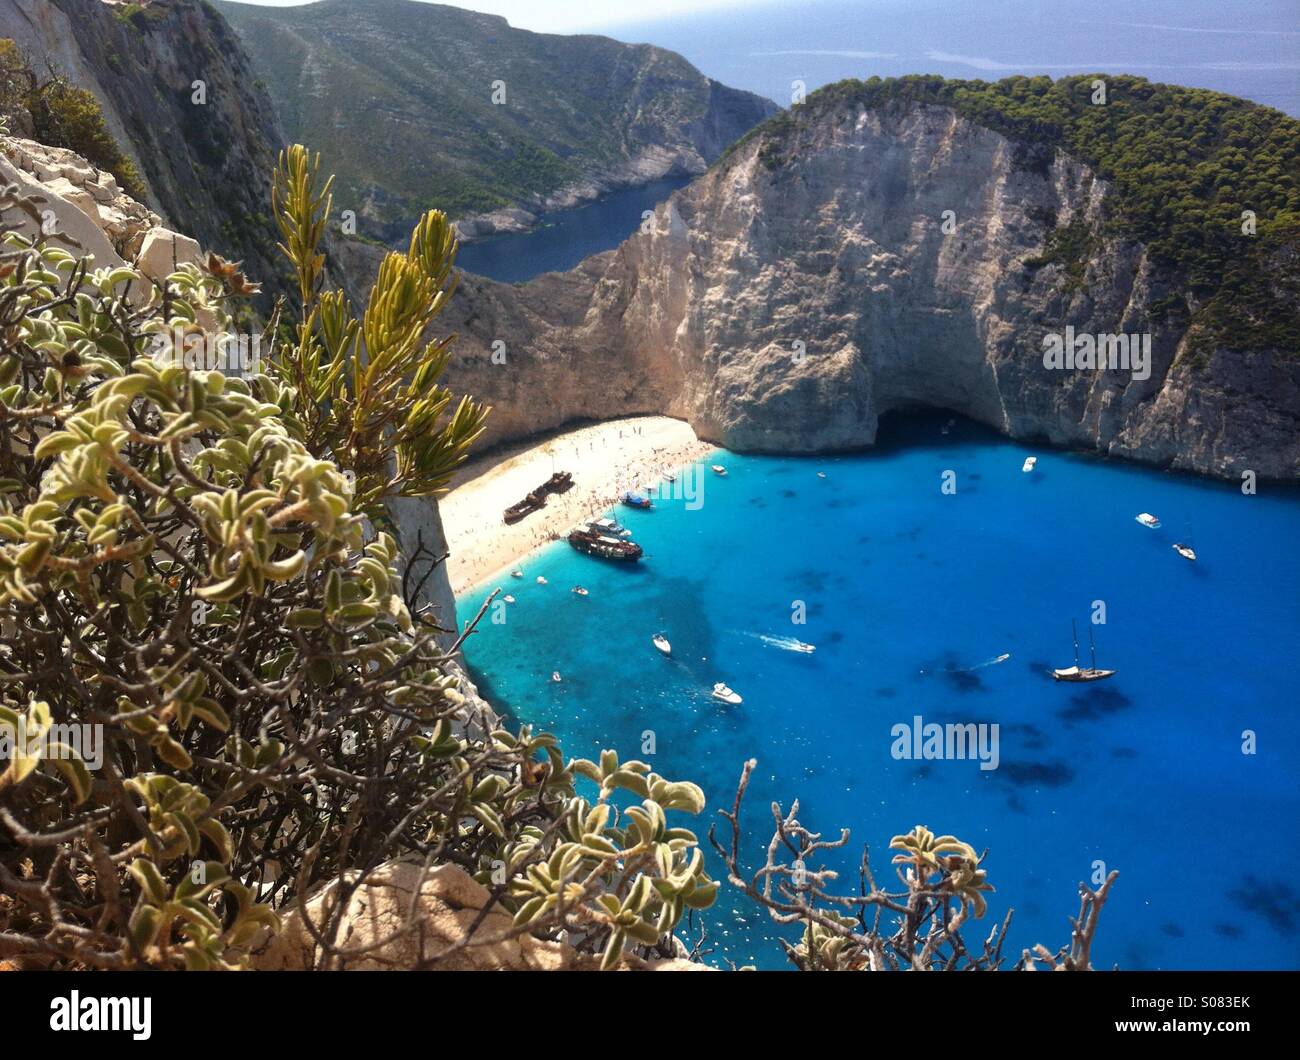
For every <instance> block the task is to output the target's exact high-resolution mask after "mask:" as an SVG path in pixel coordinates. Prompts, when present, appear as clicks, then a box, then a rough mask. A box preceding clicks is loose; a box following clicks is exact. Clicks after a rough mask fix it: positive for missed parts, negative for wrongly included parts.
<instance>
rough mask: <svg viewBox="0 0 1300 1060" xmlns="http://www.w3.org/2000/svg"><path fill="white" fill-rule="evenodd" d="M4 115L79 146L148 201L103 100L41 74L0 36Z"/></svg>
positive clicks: (12, 124) (56, 141)
mask: <svg viewBox="0 0 1300 1060" xmlns="http://www.w3.org/2000/svg"><path fill="white" fill-rule="evenodd" d="M0 119H3V120H4V122H5V124H6V126H7V127H8V128H9V130H10V132H12V133H16V134H18V135H21V136H30V137H31V138H32V139H35V140H39V141H40V142H41V143H43V144H48V145H49V146H51V147H66V148H68V149H69V150H71V151H75V152H76V153H77V154H79V155H81V157H82V158H84V159H86V161H88V162H91V163H93V164H94V165H95V166H97V167H98V168H99V169H103V170H107V171H108V172H109V173H112V174H113V176H114V177H115V178H117V182H118V184H119V185H121V187H122V189H123V190H124V191H125V192H126V193H127V194H128V195H130V196H131V197H132V198H135V199H139V200H141V201H143V200H144V198H145V195H146V192H145V187H144V181H143V180H142V179H141V178H140V173H139V170H137V169H136V166H135V163H134V162H132V161H131V159H130V158H128V157H127V155H126V153H125V152H124V151H123V150H122V148H121V147H120V146H119V145H118V143H117V141H116V140H114V139H113V136H112V134H111V133H110V132H109V131H108V127H107V125H105V123H104V112H103V109H102V108H101V107H100V105H99V101H98V100H97V99H95V97H94V96H93V95H92V94H91V93H89V92H87V91H86V90H85V89H84V88H77V87H76V86H75V85H73V84H72V83H71V82H69V81H68V79H67V78H66V77H63V76H61V75H54V74H51V75H50V76H48V77H46V78H44V79H42V78H41V77H39V76H38V75H37V74H36V72H35V71H33V70H32V69H31V67H30V66H29V65H28V63H27V61H26V60H25V59H24V57H23V54H22V52H21V51H20V50H19V48H18V46H17V45H16V44H15V43H14V42H13V41H11V40H0Z"/></svg>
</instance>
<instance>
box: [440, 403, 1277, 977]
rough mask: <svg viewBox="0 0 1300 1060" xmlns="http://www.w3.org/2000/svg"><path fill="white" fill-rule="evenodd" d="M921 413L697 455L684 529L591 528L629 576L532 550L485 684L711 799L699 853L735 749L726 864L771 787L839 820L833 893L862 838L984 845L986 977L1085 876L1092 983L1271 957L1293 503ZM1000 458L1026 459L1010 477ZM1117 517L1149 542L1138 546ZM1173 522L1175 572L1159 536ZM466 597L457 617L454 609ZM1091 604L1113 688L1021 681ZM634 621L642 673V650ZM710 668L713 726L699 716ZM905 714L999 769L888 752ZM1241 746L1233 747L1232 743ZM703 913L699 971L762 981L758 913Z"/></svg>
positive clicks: (669, 524)
mask: <svg viewBox="0 0 1300 1060" xmlns="http://www.w3.org/2000/svg"><path fill="white" fill-rule="evenodd" d="M945 419H946V417H937V418H936V417H931V416H923V417H918V418H913V419H909V420H907V421H902V422H896V423H893V424H891V425H887V426H886V429H885V431H884V432H882V440H881V445H880V447H879V448H877V449H876V450H874V451H872V452H871V453H869V454H865V455H860V456H844V457H829V458H816V459H786V458H776V457H760V456H737V455H732V454H723V455H722V456H721V457H719V459H721V460H723V461H724V462H725V463H726V464H727V466H728V468H729V470H730V474H729V475H728V477H727V478H725V479H720V478H716V477H714V476H711V475H708V474H707V472H706V473H705V475H704V477H703V479H702V481H703V482H704V494H703V503H702V504H701V505H699V506H698V507H697V508H695V510H691V508H690V507H688V505H687V503H685V502H684V501H673V500H671V499H666V500H661V501H660V502H659V503H658V505H657V508H656V510H654V511H652V512H648V513H643V512H637V511H632V510H630V509H627V508H622V509H620V510H619V511H618V513H617V515H618V518H619V519H620V521H622V522H623V523H624V524H625V525H627V526H629V527H631V528H632V529H634V531H635V535H636V539H637V540H638V541H640V542H641V543H642V544H643V545H644V547H645V550H646V559H645V560H644V561H643V562H642V563H641V564H640V565H638V566H634V567H621V566H617V565H614V564H607V563H602V562H600V561H597V560H592V559H589V558H587V557H584V556H580V555H578V554H576V553H574V552H573V551H572V550H571V549H569V548H568V546H567V545H564V544H560V545H557V546H554V547H553V548H551V549H550V550H549V551H547V552H545V553H542V554H541V555H539V556H538V557H534V558H533V559H531V560H530V561H528V562H527V564H526V565H525V571H526V575H527V577H526V578H525V579H524V580H522V581H518V580H513V579H507V582H508V584H507V585H506V586H505V591H507V592H511V593H513V594H514V595H515V596H516V597H517V600H518V602H517V603H516V604H515V605H513V606H512V607H510V608H509V610H508V612H507V614H508V619H507V622H506V623H505V625H501V626H493V625H491V624H489V623H487V622H485V623H484V624H483V625H482V626H481V627H480V628H481V630H482V632H480V633H478V634H476V635H475V636H473V637H472V638H471V639H470V642H469V644H468V646H467V657H468V660H469V662H470V664H471V667H472V668H473V670H474V671H475V675H476V677H478V678H480V679H481V680H482V683H483V690H484V692H485V693H486V694H487V695H489V696H490V697H492V698H494V699H495V700H496V701H497V702H498V703H499V704H502V705H504V706H506V707H507V708H509V710H510V711H511V712H512V713H513V714H514V715H515V716H517V717H518V718H520V719H523V720H526V721H530V722H533V723H535V724H536V725H538V726H541V727H545V728H547V729H550V730H551V731H553V732H555V733H557V734H558V735H559V736H560V737H561V738H562V740H563V742H564V747H565V750H566V752H567V753H568V754H569V755H571V756H572V755H594V753H595V752H596V751H597V750H599V749H600V748H601V747H616V748H619V749H620V751H621V752H622V753H623V754H624V755H625V756H636V757H642V758H645V759H646V760H648V761H650V762H651V763H652V765H653V766H654V768H655V769H656V770H657V771H658V772H660V773H663V774H665V775H667V776H669V777H671V778H673V779H687V778H689V779H693V780H695V781H696V782H698V783H699V784H701V785H702V787H703V788H704V790H705V792H706V794H707V796H708V799H709V804H710V809H709V811H708V815H707V816H708V819H705V817H701V818H700V819H697V820H696V821H695V822H694V827H695V828H696V830H697V831H698V832H699V834H700V835H701V836H703V835H704V833H705V832H706V831H707V827H708V823H709V819H715V818H714V814H715V811H716V809H717V808H719V807H722V806H727V807H729V806H730V804H731V800H732V798H733V796H734V792H735V784H736V780H737V778H738V777H739V775H740V770H741V765H742V763H743V762H744V760H745V759H747V758H749V757H754V758H757V759H758V768H757V770H756V773H755V779H754V782H753V784H752V786H751V789H750V793H749V797H748V799H747V801H746V807H747V812H746V814H745V816H744V818H743V820H744V823H745V825H746V828H747V835H746V840H745V846H744V856H745V858H746V865H747V867H748V868H749V869H751V870H752V869H753V868H755V867H756V866H757V865H758V864H759V862H760V860H761V858H762V856H763V851H764V849H765V846H766V843H767V840H768V838H769V836H770V833H771V827H770V813H769V810H768V805H769V803H770V802H771V801H772V800H774V799H775V800H778V801H780V802H782V804H783V805H788V803H789V801H790V799H792V798H795V797H797V798H798V799H799V800H800V804H801V818H802V819H803V821H804V822H805V824H807V825H809V826H811V827H814V828H817V829H821V830H824V831H825V832H826V833H828V834H836V833H837V832H838V829H839V828H840V827H847V828H850V829H851V830H852V838H851V841H850V844H849V848H848V850H847V852H846V853H845V855H844V857H843V858H842V859H840V861H839V862H838V867H840V868H841V869H842V870H844V872H843V875H842V880H843V881H844V883H845V884H846V886H847V888H848V889H849V890H855V889H856V886H857V874H856V864H857V858H858V856H859V854H860V851H861V844H862V843H867V844H869V846H870V849H871V853H872V864H873V866H874V868H875V870H876V872H877V878H878V879H879V880H883V879H886V878H889V874H890V873H891V871H892V870H891V869H890V868H889V864H888V863H889V854H888V852H887V850H886V847H887V844H888V842H889V839H890V837H891V836H892V835H894V834H895V833H898V832H902V831H906V830H908V829H909V828H911V827H912V826H913V825H915V824H918V823H923V824H926V825H928V826H929V827H930V828H932V829H934V830H935V831H937V832H953V833H955V834H956V835H958V836H959V837H960V838H962V839H965V840H966V841H967V842H969V843H971V844H973V845H974V846H975V847H976V848H977V849H981V850H982V849H983V848H985V847H987V848H988V850H989V854H988V858H987V860H986V862H985V867H986V868H987V869H988V873H989V878H990V881H991V882H992V883H993V884H994V885H995V886H996V887H997V893H996V894H994V895H992V896H991V900H990V903H989V905H990V908H989V914H988V917H987V918H986V920H985V921H984V922H983V923H981V924H978V925H976V927H975V929H974V930H972V931H971V932H969V933H968V942H977V941H978V940H981V939H982V938H983V937H984V935H986V934H987V932H988V930H989V929H990V928H991V927H992V922H993V919H994V918H1000V917H1001V916H1003V915H1004V914H1005V912H1006V910H1007V908H1008V907H1009V906H1014V908H1015V911H1016V912H1015V918H1014V920H1013V923H1012V928H1011V932H1010V938H1009V942H1008V945H1007V947H1006V950H1005V952H1006V953H1008V954H1010V955H1012V956H1013V958H1014V956H1016V955H1018V954H1019V952H1020V950H1021V948H1023V947H1025V946H1030V945H1032V944H1034V943H1036V942H1042V943H1044V944H1046V945H1047V946H1049V947H1050V948H1052V949H1055V948H1056V947H1057V946H1059V945H1061V944H1062V943H1064V942H1065V941H1066V940H1067V939H1068V932H1069V926H1068V923H1067V920H1066V918H1067V916H1070V915H1073V914H1074V913H1075V912H1076V911H1077V907H1078V899H1077V894H1076V889H1075V888H1076V882H1077V881H1079V880H1081V879H1086V878H1089V877H1091V875H1092V874H1093V872H1094V871H1095V868H1096V863H1097V862H1102V863H1104V865H1105V867H1106V869H1110V868H1115V869H1119V870H1120V878H1119V881H1118V883H1117V884H1116V888H1115V890H1114V892H1113V896H1112V899H1111V901H1110V903H1109V904H1108V905H1107V907H1106V909H1105V911H1104V912H1103V914H1102V922H1101V929H1100V932H1099V941H1098V943H1097V945H1096V946H1095V948H1094V960H1095V961H1096V962H1097V963H1098V964H1099V965H1100V966H1103V967H1106V966H1109V965H1111V964H1112V963H1117V964H1119V965H1120V966H1121V967H1123V968H1128V969H1141V968H1294V967H1297V966H1300V936H1298V935H1297V931H1298V929H1300V884H1297V882H1296V881H1297V880H1298V879H1300V845H1298V844H1297V843H1296V822H1297V821H1298V820H1300V791H1298V789H1297V785H1296V783H1295V764H1296V762H1297V761H1300V721H1298V720H1297V717H1296V706H1297V704H1298V703H1300V675H1298V674H1297V668H1296V665H1295V663H1296V648H1297V644H1300V551H1297V549H1296V547H1295V544H1296V541H1297V539H1298V538H1300V494H1298V493H1297V492H1296V491H1294V490H1290V491H1285V490H1282V489H1281V488H1280V487H1269V486H1267V485H1265V486H1263V487H1261V490H1260V493H1259V495H1257V496H1244V495H1243V494H1242V493H1241V492H1240V490H1239V489H1238V488H1236V487H1234V486H1231V485H1224V484H1219V483H1211V482H1203V481H1200V480H1198V479H1194V478H1190V477H1184V476H1177V475H1171V474H1163V473H1159V472H1153V471H1149V470H1145V469H1141V468H1136V467H1132V466H1128V465H1124V464H1119V463H1114V462H1108V461H1102V460H1099V459H1097V458H1095V457H1091V456H1087V455H1078V454H1069V453H1064V452H1057V451H1052V450H1035V449H1030V448H1026V447H1025V446H1023V445H1020V444H1018V443H1013V442H1009V441H1007V440H1005V439H1002V438H1000V437H997V436H995V435H993V434H991V433H990V432H988V431H986V430H984V429H983V428H980V427H977V426H975V425H972V424H967V423H964V422H961V421H959V422H958V423H957V425H956V426H955V427H954V428H953V429H952V431H951V433H950V434H948V435H946V436H945V435H943V434H941V433H940V429H941V424H942V423H943V422H944V420H945ZM1030 453H1036V454H1037V455H1038V456H1039V462H1038V469H1037V471H1035V472H1034V473H1032V474H1024V473H1022V472H1021V464H1022V462H1023V460H1024V457H1025V456H1026V455H1028V454H1030ZM573 470H574V472H575V475H576V476H577V477H578V478H579V479H581V476H582V469H581V468H580V467H576V468H574V469H573ZM819 470H823V471H825V472H826V478H824V479H820V478H818V477H817V472H818V471H819ZM946 470H951V471H954V472H955V473H956V492H955V494H952V495H945V494H944V493H942V492H941V489H940V486H941V476H942V475H943V472H944V471H946ZM1143 511H1146V512H1153V513H1155V514H1156V515H1158V516H1159V517H1160V518H1161V519H1162V521H1163V524H1164V525H1163V527H1162V528H1161V529H1159V530H1154V531H1153V530H1148V529H1145V528H1143V527H1142V526H1140V525H1139V524H1138V523H1137V522H1135V521H1134V516H1135V515H1136V514H1137V513H1138V512H1143ZM1189 530H1190V533H1191V536H1192V540H1193V543H1194V544H1195V547H1196V549H1197V551H1198V553H1199V555H1200V559H1199V561H1198V562H1197V563H1195V564H1190V563H1188V562H1186V561H1185V560H1183V559H1181V558H1179V556H1178V555H1177V554H1176V553H1174V551H1173V550H1172V548H1171V547H1170V546H1171V544H1172V543H1173V542H1174V541H1176V540H1183V539H1185V538H1186V536H1187V533H1188V531H1189ZM538 574H543V575H545V576H546V577H547V578H548V579H549V584H548V585H545V586H540V585H537V584H535V582H534V580H533V579H534V578H535V576H536V575H538ZM577 583H581V584H582V585H585V586H586V587H587V588H588V589H589V590H590V595H589V596H587V597H585V598H584V597H579V596H576V595H575V594H573V593H571V592H569V588H570V587H571V586H572V585H574V584H577ZM484 595H485V592H475V593H471V594H468V595H467V596H466V597H465V598H464V599H463V600H462V601H461V608H462V614H461V618H462V620H464V619H465V618H468V617H471V615H472V614H473V613H474V612H475V611H477V608H478V605H479V604H480V603H481V601H482V599H483V596H484ZM1098 600H1101V601H1104V602H1105V605H1106V611H1107V614H1106V619H1107V621H1106V623H1105V624H1104V625H1098V626H1095V627H1094V629H1095V632H1096V639H1097V647H1098V653H1099V659H1098V662H1099V664H1100V665H1102V666H1108V667H1115V668H1117V669H1118V671H1119V673H1118V675H1117V676H1116V677H1115V678H1113V679H1112V680H1110V681H1107V682H1102V683H1098V684H1093V685H1087V686H1071V685H1065V684H1058V683H1056V682H1054V681H1052V680H1051V679H1050V678H1049V677H1047V676H1046V673H1045V671H1046V670H1047V669H1048V667H1050V666H1066V665H1069V664H1070V663H1071V662H1072V660H1073V649H1072V647H1071V643H1070V620H1071V618H1072V617H1073V618H1077V619H1078V620H1079V629H1080V632H1081V634H1084V633H1086V629H1087V622H1088V617H1089V615H1090V614H1091V613H1092V612H1091V609H1092V607H1093V602H1094V601H1098ZM796 601H802V602H803V604H804V606H805V608H806V615H807V622H806V624H804V625H796V624H793V623H792V621H791V618H792V612H793V609H794V608H795V607H796V606H797V605H796ZM660 630H662V631H664V632H665V633H666V634H667V635H668V637H669V638H670V640H671V641H672V644H673V648H674V653H673V658H672V659H671V660H667V659H664V658H662V657H660V656H659V655H658V654H657V653H656V652H655V650H654V648H653V647H652V646H651V644H650V637H651V635H652V634H654V633H655V632H657V631H660ZM761 635H767V636H771V637H797V638H799V639H801V640H804V641H809V642H812V643H814V644H816V645H817V649H818V650H817V652H816V654H815V655H812V656H807V655H800V654H796V653H792V652H789V651H785V650H781V649H780V648H778V647H775V646H773V645H772V644H771V643H769V642H767V641H764V640H762V639H760V637H761ZM1084 650H1085V653H1086V650H1087V649H1086V641H1085V649H1084ZM1007 653H1009V658H1007V659H1005V660H1004V661H1001V662H994V661H992V660H995V659H997V658H998V657H999V656H1002V655H1004V654H1007ZM552 671H559V672H560V673H561V675H562V677H563V680H562V682H560V683H558V684H556V683H553V682H551V680H550V678H551V673H552ZM719 680H721V681H725V682H727V683H728V684H730V685H731V686H732V687H733V688H735V689H736V690H737V691H738V692H740V693H741V694H742V695H743V696H744V698H745V702H744V705H743V706H740V707H727V706H724V705H722V704H719V703H716V702H714V701H713V700H712V699H710V698H709V696H708V690H709V688H710V687H711V686H712V684H713V682H715V681H719ZM915 715H921V716H922V717H923V718H924V721H925V722H926V723H930V722H938V723H940V724H945V723H949V722H962V723H964V722H976V723H979V722H986V723H990V724H991V723H997V724H998V725H999V736H1000V742H999V751H1000V761H999V764H998V768H997V769H995V770H991V771H981V770H980V769H979V763H978V762H975V761H969V760H967V761H929V762H915V761H905V760H896V759H895V758H893V757H892V756H891V746H892V745H893V742H894V741H893V737H892V736H891V731H890V730H891V728H892V726H894V725H895V724H899V723H902V724H910V723H911V720H912V718H913V717H914V716H915ZM647 730H650V731H653V733H654V736H655V743H656V747H655V754H653V755H644V754H642V753H641V748H642V746H643V734H644V733H646V731H647ZM1244 730H1252V731H1253V732H1254V733H1256V734H1257V741H1258V753H1256V754H1254V755H1245V754H1243V753H1242V733H1243V731H1244ZM683 823H685V822H683ZM710 857H711V858H712V855H710ZM712 861H713V869H714V870H715V872H716V871H717V869H718V863H717V859H716V858H712ZM706 915H707V916H708V918H709V940H710V943H711V944H713V945H715V947H716V949H715V951H714V953H713V955H712V956H711V958H710V960H712V961H714V962H718V963H721V962H722V961H723V959H724V958H729V959H731V960H735V961H737V962H740V963H757V964H758V965H759V966H761V967H774V968H775V967H783V966H784V958H783V956H782V954H781V952H780V950H779V947H778V946H777V944H776V941H775V934H776V929H775V928H774V927H773V926H772V924H771V923H770V921H769V920H768V919H767V917H766V914H764V913H763V912H761V911H760V910H758V909H757V908H755V907H753V906H751V905H749V904H748V903H747V901H746V900H744V899H743V898H740V897H738V896H737V895H736V894H735V892H733V891H731V890H730V888H728V887H726V885H724V888H723V893H722V896H721V898H720V900H719V904H718V906H716V907H715V908H714V909H713V910H711V911H710V912H709V913H708V914H706Z"/></svg>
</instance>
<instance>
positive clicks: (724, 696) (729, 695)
mask: <svg viewBox="0 0 1300 1060" xmlns="http://www.w3.org/2000/svg"><path fill="white" fill-rule="evenodd" d="M713 698H714V699H716V700H718V701H719V702H720V703H730V704H731V705H732V706H733V707H738V706H740V704H742V703H743V702H745V701H744V700H743V699H741V698H740V694H739V693H737V692H735V691H733V690H732V689H730V688H728V687H727V686H726V685H724V684H723V683H722V682H721V681H719V682H718V683H717V684H716V685H714V686H713Z"/></svg>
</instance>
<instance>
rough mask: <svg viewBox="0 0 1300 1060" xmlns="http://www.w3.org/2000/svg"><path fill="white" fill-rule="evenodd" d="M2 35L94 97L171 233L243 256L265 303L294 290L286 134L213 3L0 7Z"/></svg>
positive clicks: (11, 3)
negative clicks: (289, 271)
mask: <svg viewBox="0 0 1300 1060" xmlns="http://www.w3.org/2000/svg"><path fill="white" fill-rule="evenodd" d="M0 37H8V38H11V39H13V40H15V41H16V42H17V43H18V45H19V47H20V48H22V49H23V51H24V52H25V53H26V54H27V56H28V58H29V61H30V63H31V65H32V67H33V69H35V70H37V71H39V72H40V73H41V74H44V73H45V71H46V70H47V69H50V68H52V69H54V70H55V71H58V72H60V73H62V74H64V75H66V76H67V77H68V78H69V80H71V81H72V82H73V83H74V84H76V85H78V86H79V87H81V88H85V89H86V90H88V91H90V92H91V93H93V94H94V96H95V97H96V99H97V100H98V101H99V103H100V106H101V107H102V108H103V111H104V119H105V124H106V126H107V128H108V131H109V132H110V133H111V134H112V135H113V136H114V138H115V139H116V140H117V142H118V144H119V146H120V147H121V148H122V149H123V150H124V151H125V152H126V153H127V154H129V155H130V156H131V158H132V159H133V161H134V162H135V163H136V165H137V167H138V168H139V170H140V173H141V174H142V176H143V177H144V179H145V181H146V182H147V184H148V189H149V203H148V205H149V206H150V207H151V208H152V209H153V210H155V211H156V212H157V213H159V214H161V215H162V217H163V219H164V221H165V223H166V224H167V225H168V226H169V227H170V228H173V229H175V230H177V231H184V232H187V233H189V234H190V235H192V236H193V237H194V238H195V239H197V240H198V241H199V242H200V243H202V244H203V246H205V247H207V248H209V249H211V250H214V251H216V252H217V253H219V254H221V255H222V256H224V257H226V258H229V259H231V260H242V261H243V262H244V265H245V270H246V272H247V273H248V275H249V276H251V277H252V278H254V279H256V280H258V281H260V282H261V283H262V284H263V285H264V289H265V290H266V292H267V297H268V298H269V296H270V295H271V294H273V293H276V292H278V291H280V290H283V289H286V288H285V283H286V280H285V276H286V270H285V268H284V265H283V263H282V261H281V260H279V258H278V256H277V255H278V252H277V251H276V249H275V244H276V241H277V239H278V235H277V233H276V231H275V228H274V225H273V223H272V221H271V219H270V201H271V198H270V178H271V170H272V167H273V166H274V163H275V153H276V151H277V150H278V149H279V147H280V145H281V142H282V139H283V138H282V135H281V133H280V130H279V126H278V124H277V122H276V118H275V113H274V110H273V108H272V105H271V102H270V100H269V98H268V97H267V95H266V93H265V91H264V90H263V89H262V87H261V86H260V83H259V82H258V80H257V78H256V75H255V74H254V73H253V72H252V70H251V68H250V66H249V64H248V61H247V58H246V57H245V54H244V51H243V49H242V48H241V47H240V44H239V41H238V39H237V38H236V36H235V34H234V32H233V31H232V30H231V29H230V27H229V26H228V25H226V23H225V21H224V20H223V19H222V18H221V16H220V15H219V14H217V13H216V11H215V10H213V9H212V7H211V6H210V5H208V4H206V3H194V2H191V0H151V2H150V3H149V4H147V5H145V6H143V7H138V6H137V5H130V6H128V5H122V4H116V5H115V4H109V3H104V2H103V0H0ZM264 304H265V303H264Z"/></svg>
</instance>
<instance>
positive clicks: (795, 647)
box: [727, 629, 805, 652]
mask: <svg viewBox="0 0 1300 1060" xmlns="http://www.w3.org/2000/svg"><path fill="white" fill-rule="evenodd" d="M727 632H728V633H730V634H732V636H736V637H751V638H753V639H754V640H761V641H762V642H763V643H764V644H766V645H767V646H768V647H769V648H780V649H781V650H782V651H797V652H803V651H804V650H805V648H804V642H803V641H801V640H800V639H799V638H798V637H777V636H773V635H772V634H770V633H756V632H752V631H750V630H745V629H730V630H728V631H727Z"/></svg>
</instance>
